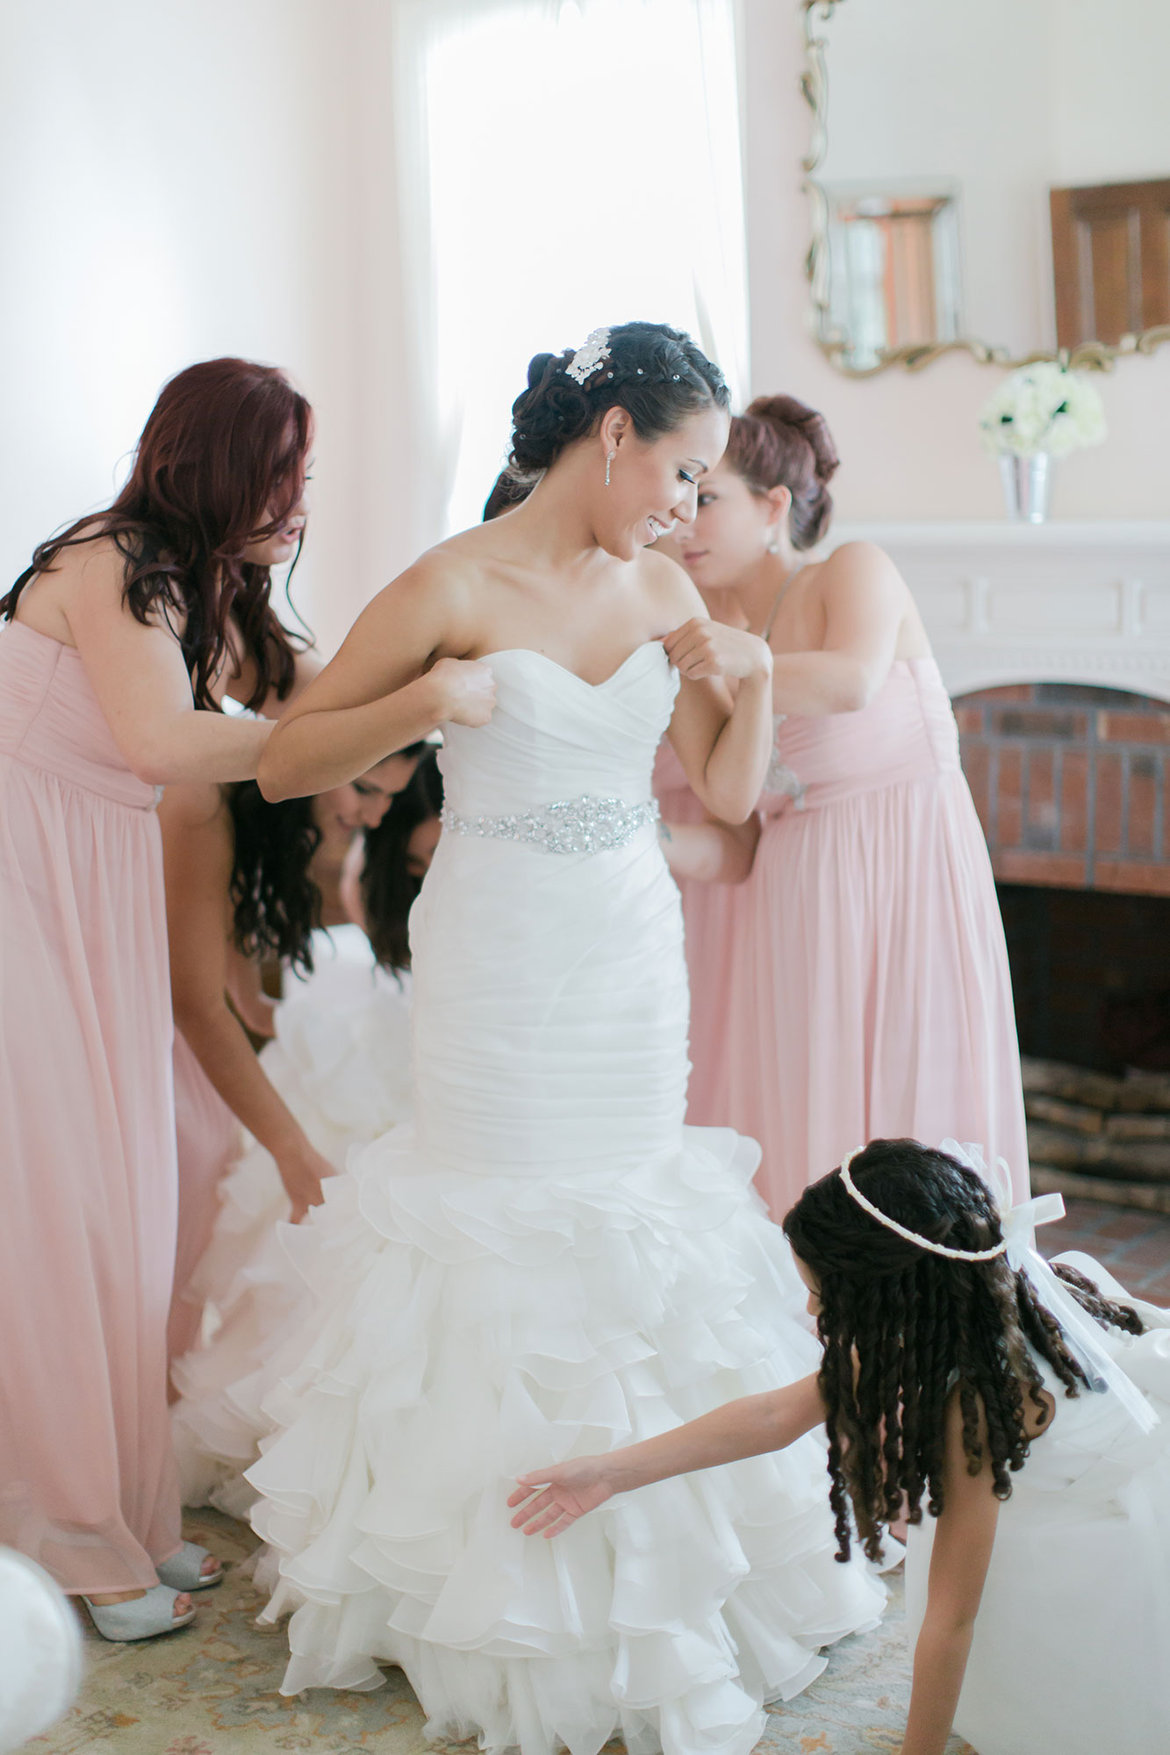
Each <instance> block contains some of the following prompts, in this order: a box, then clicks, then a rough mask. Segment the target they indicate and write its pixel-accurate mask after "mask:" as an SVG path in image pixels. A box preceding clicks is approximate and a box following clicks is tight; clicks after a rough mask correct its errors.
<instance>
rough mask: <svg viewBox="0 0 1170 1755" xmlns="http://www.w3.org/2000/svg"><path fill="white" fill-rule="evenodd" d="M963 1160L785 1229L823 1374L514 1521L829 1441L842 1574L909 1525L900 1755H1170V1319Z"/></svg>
mask: <svg viewBox="0 0 1170 1755" xmlns="http://www.w3.org/2000/svg"><path fill="white" fill-rule="evenodd" d="M945 1146H946V1147H947V1148H949V1149H944V1150H941V1151H932V1150H929V1149H928V1148H926V1147H925V1146H921V1145H919V1144H917V1143H916V1142H915V1141H912V1140H875V1141H873V1142H871V1144H870V1145H869V1146H868V1147H866V1149H865V1150H864V1151H862V1152H859V1153H856V1154H854V1156H853V1157H852V1158H851V1159H848V1160H846V1162H845V1163H844V1164H843V1165H842V1166H841V1168H840V1169H839V1170H834V1171H833V1172H832V1173H831V1174H830V1175H828V1176H826V1177H823V1178H822V1180H821V1181H819V1182H817V1183H815V1184H814V1185H813V1187H811V1188H809V1189H807V1190H806V1192H805V1193H804V1194H803V1195H802V1196H801V1198H800V1200H799V1201H798V1202H797V1203H796V1205H795V1206H794V1207H793V1209H792V1211H791V1212H790V1213H789V1214H788V1217H787V1219H786V1220H785V1226H784V1228H785V1231H786V1233H787V1235H788V1238H789V1241H790V1242H791V1244H792V1247H793V1249H794V1251H795V1253H796V1256H797V1265H798V1267H799V1268H800V1270H801V1274H802V1277H803V1278H804V1280H805V1282H806V1284H807V1285H808V1287H809V1291H810V1298H809V1308H810V1311H811V1312H812V1313H813V1314H815V1316H816V1318H817V1326H818V1330H819V1334H820V1339H821V1343H822V1346H823V1349H824V1351H823V1357H822V1361H821V1367H820V1370H819V1372H818V1373H817V1375H816V1376H815V1377H809V1378H807V1379H805V1380H804V1381H803V1382H802V1383H797V1384H793V1385H791V1386H790V1387H788V1388H786V1389H781V1390H778V1391H775V1392H773V1393H770V1394H766V1395H759V1396H751V1397H747V1398H745V1399H743V1400H740V1401H736V1402H730V1403H728V1404H727V1405H726V1406H724V1407H723V1408H720V1409H718V1410H717V1411H716V1412H714V1413H712V1414H708V1415H707V1416H705V1418H703V1419H700V1420H694V1421H691V1422H690V1423H689V1424H687V1425H685V1426H680V1427H678V1428H676V1429H675V1430H674V1431H671V1432H666V1433H663V1434H662V1435H661V1436H660V1437H657V1438H652V1439H650V1440H648V1441H647V1442H646V1443H643V1444H637V1445H632V1446H629V1447H627V1448H625V1449H622V1450H617V1451H614V1452H611V1453H610V1454H609V1455H608V1456H604V1457H582V1458H578V1459H577V1460H574V1461H571V1462H566V1463H561V1464H560V1465H558V1466H556V1467H552V1468H546V1469H544V1470H535V1471H533V1472H532V1473H530V1474H527V1475H522V1476H521V1477H520V1483H521V1485H520V1488H519V1489H518V1491H517V1492H515V1493H514V1494H513V1495H512V1498H511V1500H510V1501H509V1503H510V1504H512V1505H520V1506H522V1509H521V1510H519V1511H518V1512H517V1513H516V1516H515V1518H514V1520H513V1521H514V1523H515V1525H516V1526H517V1527H518V1528H520V1527H522V1528H524V1529H525V1530H527V1531H528V1533H530V1534H534V1533H536V1532H542V1533H543V1534H545V1535H546V1536H551V1535H557V1534H559V1533H560V1531H561V1530H563V1529H566V1528H567V1527H568V1526H569V1524H571V1523H573V1522H574V1521H575V1520H576V1519H577V1518H578V1517H580V1516H581V1515H582V1514H583V1513H584V1512H586V1511H590V1510H592V1509H594V1508H595V1507H597V1506H599V1505H601V1504H602V1503H603V1502H604V1501H606V1500H607V1499H609V1498H611V1496H612V1495H613V1494H616V1493H623V1492H626V1491H628V1490H629V1489H630V1488H633V1487H638V1486H641V1485H642V1484H643V1483H646V1482H650V1481H659V1480H662V1479H664V1478H665V1477H667V1476H671V1475H678V1474H683V1473H685V1472H687V1471H689V1470H692V1469H704V1468H710V1467H712V1466H713V1465H715V1464H717V1463H724V1462H729V1461H732V1460H733V1459H737V1458H742V1457H748V1456H755V1455H758V1454H760V1453H762V1452H765V1451H769V1450H775V1449H778V1448H780V1447H782V1446H785V1445H788V1444H791V1443H792V1442H793V1441H794V1440H795V1439H796V1438H797V1437H799V1436H801V1435H802V1434H804V1433H806V1432H809V1431H810V1430H811V1429H812V1428H814V1427H815V1426H818V1425H819V1424H820V1423H821V1422H822V1421H823V1422H824V1424H825V1426H826V1428H827V1431H828V1438H829V1469H828V1472H829V1498H830V1503H831V1505H832V1508H833V1511H834V1514H835V1517H836V1526H837V1538H838V1543H839V1554H840V1556H841V1557H844V1556H846V1555H848V1553H849V1551H850V1548H851V1545H852V1543H853V1542H854V1541H855V1540H857V1539H860V1540H861V1541H862V1542H863V1543H864V1546H865V1549H866V1552H867V1553H869V1554H870V1555H871V1556H872V1555H876V1554H877V1553H878V1552H879V1551H880V1546H881V1537H882V1532H883V1526H884V1525H886V1524H888V1523H889V1521H890V1520H891V1519H892V1518H894V1517H896V1516H897V1515H898V1513H899V1510H900V1508H901V1507H902V1505H903V1502H905V1504H906V1506H907V1507H908V1515H909V1522H910V1525H911V1528H910V1531H909V1536H910V1540H909V1546H908V1553H907V1577H906V1595H907V1608H908V1621H909V1625H910V1632H911V1637H912V1638H913V1639H914V1640H915V1646H914V1681H913V1689H912V1693H911V1700H910V1714H909V1722H908V1725H907V1729H906V1734H905V1739H904V1741H903V1744H902V1755H941V1751H942V1749H943V1747H944V1745H945V1743H946V1741H947V1737H948V1735H949V1733H950V1731H951V1728H952V1725H953V1726H954V1728H955V1729H956V1730H957V1731H958V1732H959V1733H960V1734H961V1735H962V1736H963V1737H965V1738H967V1739H968V1741H969V1742H971V1743H972V1744H974V1746H975V1747H976V1748H977V1749H978V1750H979V1752H980V1755H1025V1752H1027V1755H1036V1752H1037V1751H1052V1752H1055V1751H1057V1750H1059V1751H1060V1755H1101V1752H1102V1751H1103V1750H1106V1749H1107V1750H1108V1751H1109V1755H1150V1752H1151V1751H1153V1750H1155V1749H1164V1748H1167V1747H1170V1708H1168V1706H1167V1702H1166V1696H1165V1691H1164V1687H1163V1685H1162V1683H1161V1681H1160V1679H1159V1678H1160V1675H1161V1671H1162V1665H1163V1662H1164V1654H1165V1652H1166V1649H1167V1645H1168V1642H1170V1426H1168V1425H1166V1424H1161V1423H1159V1419H1158V1413H1157V1411H1156V1406H1155V1405H1152V1404H1158V1405H1161V1406H1162V1407H1163V1409H1165V1408H1167V1407H1170V1313H1168V1312H1166V1311H1164V1310H1158V1309H1155V1308H1154V1307H1153V1306H1150V1305H1146V1304H1138V1303H1137V1302H1136V1301H1135V1300H1133V1299H1130V1298H1128V1297H1127V1296H1126V1294H1125V1293H1124V1292H1123V1290H1122V1288H1121V1287H1120V1286H1118V1285H1117V1284H1116V1282H1114V1281H1112V1280H1111V1279H1110V1277H1109V1276H1108V1275H1107V1274H1106V1273H1105V1272H1104V1270H1103V1269H1101V1268H1100V1267H1099V1266H1098V1264H1096V1263H1095V1262H1093V1261H1091V1259H1090V1258H1088V1257H1086V1256H1075V1257H1074V1256H1070V1257H1064V1258H1062V1260H1061V1262H1060V1264H1059V1265H1058V1266H1057V1268H1056V1269H1055V1271H1054V1270H1053V1268H1051V1267H1049V1266H1048V1264H1047V1263H1045V1262H1044V1261H1043V1260H1042V1259H1041V1258H1040V1257H1039V1256H1038V1255H1037V1254H1036V1253H1035V1251H1034V1250H1033V1249H1032V1248H1031V1247H1030V1235H1031V1233H1030V1226H1031V1224H1032V1223H1034V1222H1037V1221H1040V1222H1043V1221H1044V1220H1046V1219H1048V1218H1051V1217H1056V1216H1058V1215H1059V1213H1060V1212H1061V1211H1063V1206H1062V1204H1061V1203H1060V1198H1059V1196H1050V1197H1047V1199H1046V1200H1041V1201H1035V1202H1031V1203H1029V1204H1028V1205H1027V1206H1024V1207H1021V1208H1017V1209H1016V1210H1015V1212H1014V1213H1011V1214H1005V1213H1004V1212H1003V1211H1002V1210H999V1209H997V1206H996V1203H995V1200H994V1199H993V1197H992V1195H991V1193H990V1191H989V1188H988V1186H987V1183H986V1181H985V1180H984V1177H983V1175H981V1174H980V1172H981V1171H982V1169H983V1166H982V1163H981V1160H980V1159H979V1156H978V1153H977V1151H976V1150H975V1148H971V1147H968V1148H965V1149H964V1148H962V1147H959V1146H956V1145H955V1143H954V1141H946V1142H945ZM1074 1263H1079V1264H1080V1266H1079V1267H1078V1266H1074V1265H1073V1264H1074ZM1082 1268H1083V1269H1086V1270H1091V1276H1092V1277H1091V1278H1090V1277H1088V1274H1087V1273H1085V1272H1082V1271H1081V1269H1082ZM1086 1312H1087V1313H1088V1315H1089V1316H1090V1317H1093V1318H1095V1319H1096V1322H1095V1323H1094V1322H1092V1321H1089V1320H1087V1319H1086ZM1098 1325H1100V1326H1098ZM1147 1398H1149V1399H1147ZM924 1510H925V1511H927V1512H929V1514H930V1515H929V1517H927V1518H925V1519H924V1518H923V1511H924ZM851 1513H852V1515H851Z"/></svg>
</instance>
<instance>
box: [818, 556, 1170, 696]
mask: <svg viewBox="0 0 1170 1755" xmlns="http://www.w3.org/2000/svg"><path fill="white" fill-rule="evenodd" d="M857 539H865V540H868V541H871V542H876V543H878V544H879V545H880V546H881V547H882V548H884V549H885V550H886V552H887V553H888V554H889V555H890V556H891V558H892V559H893V560H894V561H895V562H896V564H897V566H898V567H899V569H900V570H901V572H902V574H903V576H904V577H905V578H906V580H907V582H908V583H909V585H910V588H911V590H912V591H913V593H914V596H915V600H916V601H917V603H918V606H919V608H920V610H921V611H922V615H923V618H924V620H925V622H926V626H927V630H928V632H929V634H930V638H931V641H932V643H933V646H934V650H935V655H936V657H937V658H938V662H939V667H940V669H941V670H942V674H943V678H944V681H945V682H946V685H947V688H948V689H949V690H950V692H951V694H952V695H962V694H967V693H968V692H969V691H970V690H972V689H979V688H995V687H997V686H999V685H1000V684H1003V683H1016V682H1077V683H1090V684H1097V685H1098V686H1101V687H1106V688H1114V689H1130V690H1133V691H1134V692H1135V693H1137V694H1143V695H1154V696H1157V697H1158V698H1160V699H1162V700H1170V522H1168V523H1162V522H1158V523H1154V522H1148V523H1120V522H1119V523H1090V522H1088V521H1085V522H1084V523H1075V522H1066V523H1052V524H1015V523H1007V522H1004V523H992V522H990V521H988V522H986V523H979V524H975V523H971V524H960V523H953V524H949V523H948V524H942V523H940V524H839V525H835V526H834V528H833V533H832V545H833V546H836V545H837V544H839V543H841V542H849V541H854V540H857Z"/></svg>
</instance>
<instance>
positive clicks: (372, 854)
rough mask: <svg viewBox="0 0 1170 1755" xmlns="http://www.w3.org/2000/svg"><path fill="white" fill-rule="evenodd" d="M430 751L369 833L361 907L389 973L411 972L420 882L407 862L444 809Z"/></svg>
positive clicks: (435, 762) (377, 953) (440, 780)
mask: <svg viewBox="0 0 1170 1755" xmlns="http://www.w3.org/2000/svg"><path fill="white" fill-rule="evenodd" d="M424 747H425V749H426V753H425V754H424V756H423V758H422V760H421V761H420V762H419V765H418V767H417V768H416V769H415V771H414V774H413V775H412V776H411V780H410V784H409V785H408V786H404V787H403V789H402V791H401V792H400V793H398V794H397V796H396V797H395V798H394V799H393V800H392V801H391V804H390V809H389V810H388V811H387V812H386V815H385V816H384V817H383V818H382V821H381V822H380V823H379V824H378V826H377V828H376V829H367V830H366V862H365V865H364V866H363V868H362V909H363V912H364V914H365V917H366V931H367V933H368V934H369V937H370V943H371V944H372V945H373V947H374V955H375V957H377V959H378V961H379V963H381V964H382V966H383V968H386V969H394V970H401V969H409V967H410V937H409V933H408V930H407V923H408V921H409V918H410V910H411V908H412V906H413V904H414V900H415V897H416V896H417V895H418V893H419V890H420V889H421V888H422V879H421V878H420V877H418V876H417V875H416V874H415V873H413V872H412V871H411V870H410V869H409V866H408V864H407V852H408V849H409V846H410V837H411V835H412V834H413V833H414V831H415V829H417V828H418V826H419V824H420V823H425V822H428V821H429V820H430V819H431V818H432V817H437V816H438V814H439V812H440V811H441V810H442V808H443V776H442V775H441V774H440V773H439V763H438V759H437V753H436V751H435V750H434V748H433V747H431V746H429V745H427V746H424Z"/></svg>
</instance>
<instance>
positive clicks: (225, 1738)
mask: <svg viewBox="0 0 1170 1755" xmlns="http://www.w3.org/2000/svg"><path fill="white" fill-rule="evenodd" d="M185 1533H186V1535H187V1537H188V1539H189V1540H191V1541H195V1542H202V1543H203V1545H204V1546H205V1547H209V1548H211V1549H212V1550H213V1551H214V1552H215V1553H217V1554H219V1555H221V1556H222V1557H223V1559H224V1560H225V1561H227V1562H229V1571H228V1575H227V1577H226V1578H225V1580H224V1582H223V1584H222V1585H220V1586H219V1588H218V1589H217V1590H213V1591H209V1592H207V1593H206V1594H205V1595H202V1596H200V1597H198V1598H197V1599H196V1600H197V1601H198V1604H199V1614H198V1617H197V1619H196V1620H195V1621H194V1622H193V1623H192V1625H191V1626H190V1627H187V1628H184V1629H183V1630H182V1631H181V1632H179V1633H175V1634H173V1635H171V1636H170V1637H169V1638H166V1639H157V1640H150V1641H147V1642H145V1643H143V1644H139V1645H110V1644H107V1642H106V1641H105V1640H103V1639H99V1638H98V1636H97V1634H96V1633H94V1632H93V1630H92V1628H91V1629H89V1631H88V1633H87V1638H86V1657H87V1660H88V1672H87V1676H86V1681H85V1686H84V1688H83V1690H82V1695H81V1699H80V1701H79V1702H78V1704H77V1706H75V1707H74V1709H73V1711H72V1712H71V1713H70V1715H69V1717H68V1718H66V1719H65V1720H64V1721H63V1723H62V1724H60V1725H59V1726H58V1727H57V1728H56V1729H55V1730H54V1731H51V1732H49V1734H48V1735H47V1736H44V1737H38V1738H36V1739H35V1740H34V1742H32V1743H30V1744H29V1745H28V1747H29V1749H30V1750H37V1751H44V1752H47V1755H270V1752H271V1755H275V1752H276V1751H289V1750H292V1751H301V1750H305V1751H308V1752H309V1755H351V1752H354V1751H357V1750H370V1749H376V1750H377V1751H378V1752H379V1755H424V1752H425V1751H429V1750H437V1751H438V1752H439V1755H443V1752H444V1751H445V1750H454V1749H456V1748H458V1749H459V1750H460V1751H462V1752H464V1755H465V1752H466V1751H468V1750H471V1749H473V1748H474V1745H473V1744H460V1745H454V1744H442V1743H438V1744H435V1743H428V1741H427V1740H426V1738H425V1737H424V1735H423V1722H424V1721H423V1715H422V1713H421V1711H420V1710H419V1706H418V1702H417V1701H416V1700H415V1698H414V1695H413V1694H412V1693H411V1690H410V1687H409V1685H408V1683H407V1681H406V1679H405V1677H404V1676H403V1675H402V1674H401V1672H400V1671H398V1670H391V1671H389V1672H388V1673H387V1685H386V1687H385V1688H380V1689H378V1690H377V1692H375V1693H373V1694H346V1693H328V1692H325V1691H324V1690H316V1689H315V1690H314V1691H313V1692H312V1693H311V1694H309V1695H305V1696H302V1697H301V1698H300V1699H298V1700H286V1699H283V1698H282V1697H281V1696H280V1695H279V1694H278V1693H277V1688H278V1687H279V1685H280V1678H281V1676H282V1675H283V1673H284V1665H285V1660H286V1657H287V1650H288V1648H287V1646H286V1643H285V1636H284V1629H283V1628H272V1629H262V1628H258V1627H256V1626H255V1625H254V1622H255V1618H256V1615H257V1613H258V1611H259V1609H260V1608H261V1606H262V1599H261V1597H260V1596H259V1595H258V1593H257V1592H256V1590H255V1588H254V1586H253V1585H252V1583H251V1581H250V1580H249V1579H248V1578H247V1577H246V1576H244V1575H243V1574H242V1572H241V1563H242V1562H243V1561H244V1560H246V1559H247V1557H248V1555H249V1554H250V1553H251V1551H252V1549H253V1548H254V1546H255V1538H254V1537H253V1535H252V1533H251V1531H250V1530H248V1529H246V1528H245V1527H244V1525H242V1524H238V1523H233V1522H232V1521H231V1520H230V1519H229V1518H226V1517H220V1516H219V1515H218V1514H217V1513H216V1512H200V1513H197V1514H194V1515H191V1516H189V1518H188V1520H187V1527H186V1531H185ZM889 1582H890V1584H891V1586H892V1590H891V1601H890V1607H889V1611H888V1613H887V1615H886V1619H885V1620H884V1621H883V1623H882V1625H881V1627H879V1628H878V1629H876V1630H875V1631H874V1632H873V1633H868V1634H862V1635H859V1636H858V1637H856V1638H854V1639H847V1640H843V1641H842V1642H841V1644H840V1645H838V1646H837V1647H835V1648H834V1650H833V1652H832V1653H831V1655H830V1658H829V1667H828V1669H827V1670H826V1671H825V1673H824V1675H822V1676H821V1677H820V1678H819V1680H818V1681H817V1682H815V1683H814V1685H813V1686H812V1687H811V1688H809V1689H808V1690H807V1691H806V1692H805V1693H804V1694H802V1695H801V1696H800V1697H799V1699H797V1700H794V1701H792V1702H790V1704H789V1705H787V1706H783V1707H778V1708H776V1709H775V1710H774V1711H772V1712H770V1713H769V1715H768V1729H767V1731H766V1732H765V1734H764V1738H763V1741H762V1742H761V1744H760V1749H761V1751H766V1752H768V1755H772V1752H773V1751H774V1752H775V1755H790V1752H791V1755H892V1752H893V1751H895V1750H896V1749H897V1748H898V1746H899V1744H900V1742H901V1734H902V1731H903V1730H904V1728H905V1723H906V1707H907V1703H908V1701H909V1695H910V1664H909V1659H908V1656H907V1653H906V1649H905V1644H904V1640H903V1635H902V1622H903V1613H902V1585H901V1578H900V1576H899V1575H897V1574H895V1575H894V1577H893V1578H892V1579H891V1580H890V1581H889ZM613 1747H614V1750H615V1752H616V1751H619V1750H620V1748H621V1745H620V1744H617V1745H614V1746H613ZM964 1751H966V1752H967V1755H971V1752H970V1751H967V1745H966V1744H965V1743H962V1742H960V1741H959V1739H958V1738H952V1739H951V1741H950V1742H949V1743H948V1744H947V1755H963V1752H964Z"/></svg>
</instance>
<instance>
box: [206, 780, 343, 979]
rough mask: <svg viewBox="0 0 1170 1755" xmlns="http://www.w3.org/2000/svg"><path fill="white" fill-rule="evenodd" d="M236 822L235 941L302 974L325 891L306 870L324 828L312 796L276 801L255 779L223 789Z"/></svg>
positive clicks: (309, 962)
mask: <svg viewBox="0 0 1170 1755" xmlns="http://www.w3.org/2000/svg"><path fill="white" fill-rule="evenodd" d="M225 790H226V794H227V806H228V814H229V816H230V817H231V824H232V875H231V883H230V886H229V894H230V896H231V903H232V941H233V943H234V944H235V946H236V949H237V950H239V951H242V952H243V954H244V955H245V956H246V957H255V958H260V957H265V956H274V957H279V958H280V960H281V962H287V963H290V964H291V965H292V967H293V968H294V969H299V970H300V971H301V972H302V973H303V974H306V975H307V974H309V973H310V972H311V970H312V967H313V954H312V951H311V950H310V938H311V935H312V933H313V930H314V928H315V927H318V926H320V924H321V891H320V888H319V887H318V885H317V884H316V883H315V882H314V881H313V879H312V878H311V877H310V875H309V867H310V865H311V864H312V859H313V855H314V853H316V851H317V849H318V847H319V846H320V845H321V831H320V829H319V828H318V827H317V824H316V822H315V820H314V816H313V800H312V798H284V799H281V800H280V801H279V803H276V804H272V803H270V802H269V800H268V799H266V798H265V797H264V795H263V793H262V792H261V791H260V788H259V787H258V786H257V784H256V782H255V781H254V780H241V781H239V782H238V783H237V784H236V785H234V786H229V787H227V788H226V789H225Z"/></svg>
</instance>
